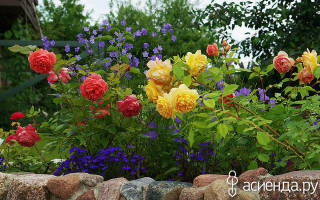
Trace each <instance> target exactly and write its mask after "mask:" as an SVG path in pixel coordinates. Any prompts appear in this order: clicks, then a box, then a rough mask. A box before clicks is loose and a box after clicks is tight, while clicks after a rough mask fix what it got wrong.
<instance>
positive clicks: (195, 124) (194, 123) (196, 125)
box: [179, 117, 208, 128]
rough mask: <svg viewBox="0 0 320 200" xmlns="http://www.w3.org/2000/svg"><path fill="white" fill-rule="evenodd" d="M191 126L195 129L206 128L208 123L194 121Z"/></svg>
mask: <svg viewBox="0 0 320 200" xmlns="http://www.w3.org/2000/svg"><path fill="white" fill-rule="evenodd" d="M179 118H180V117H179ZM192 125H193V126H195V127H197V128H208V123H207V122H205V121H195V122H192Z"/></svg>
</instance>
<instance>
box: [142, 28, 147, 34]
mask: <svg viewBox="0 0 320 200" xmlns="http://www.w3.org/2000/svg"><path fill="white" fill-rule="evenodd" d="M141 34H142V35H147V29H145V28H143V27H142V28H141Z"/></svg>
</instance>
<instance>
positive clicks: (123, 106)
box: [117, 94, 142, 117]
mask: <svg viewBox="0 0 320 200" xmlns="http://www.w3.org/2000/svg"><path fill="white" fill-rule="evenodd" d="M117 106H118V111H119V112H122V114H123V115H124V116H126V117H132V116H136V115H138V114H139V112H140V110H141V108H142V105H141V103H140V102H139V100H138V99H137V97H136V95H134V94H133V95H130V96H127V97H126V98H125V99H124V100H123V101H117Z"/></svg>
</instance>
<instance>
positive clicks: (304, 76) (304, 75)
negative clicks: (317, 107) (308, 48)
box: [298, 68, 314, 84]
mask: <svg viewBox="0 0 320 200" xmlns="http://www.w3.org/2000/svg"><path fill="white" fill-rule="evenodd" d="M298 78H299V79H300V82H301V83H304V84H309V83H311V81H312V80H313V79H314V75H313V74H312V72H311V71H310V69H308V68H303V69H302V70H301V71H300V72H299V74H298Z"/></svg>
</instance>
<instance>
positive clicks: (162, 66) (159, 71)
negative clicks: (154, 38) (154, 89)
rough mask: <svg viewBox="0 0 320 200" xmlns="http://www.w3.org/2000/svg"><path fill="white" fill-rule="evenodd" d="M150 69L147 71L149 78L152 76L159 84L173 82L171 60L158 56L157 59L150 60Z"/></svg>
mask: <svg viewBox="0 0 320 200" xmlns="http://www.w3.org/2000/svg"><path fill="white" fill-rule="evenodd" d="M147 66H148V67H149V70H148V71H147V73H146V76H147V77H148V78H151V79H152V80H153V81H154V82H155V83H156V84H158V85H168V84H169V83H170V82H171V76H170V72H171V71H172V65H171V63H170V60H166V61H164V62H163V61H162V60H159V59H158V58H156V60H155V61H153V60H150V61H149V62H148V63H147Z"/></svg>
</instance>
